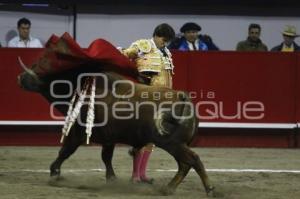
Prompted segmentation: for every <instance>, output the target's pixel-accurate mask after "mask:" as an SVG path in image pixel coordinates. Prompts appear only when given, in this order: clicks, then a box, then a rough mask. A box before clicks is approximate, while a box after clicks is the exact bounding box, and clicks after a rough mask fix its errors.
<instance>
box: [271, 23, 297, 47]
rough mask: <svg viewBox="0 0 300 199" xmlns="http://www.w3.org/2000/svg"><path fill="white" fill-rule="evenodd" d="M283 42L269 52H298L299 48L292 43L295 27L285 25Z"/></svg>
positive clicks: (295, 34)
mask: <svg viewBox="0 0 300 199" xmlns="http://www.w3.org/2000/svg"><path fill="white" fill-rule="evenodd" d="M282 36H283V42H282V43H281V44H279V45H278V46H275V47H274V48H272V50H271V51H281V52H294V51H300V46H298V45H297V44H296V42H295V41H294V40H295V38H296V37H298V36H299V35H297V32H296V27H295V26H290V25H287V26H286V27H285V29H284V30H283V32H282Z"/></svg>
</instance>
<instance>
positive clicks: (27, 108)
mask: <svg viewBox="0 0 300 199" xmlns="http://www.w3.org/2000/svg"><path fill="white" fill-rule="evenodd" d="M41 53H42V50H41V49H14V48H0V58H1V62H0V74H1V78H0V87H1V89H0V96H1V98H0V110H1V112H0V120H18V121H19V120H52V119H51V117H50V113H49V110H50V108H49V103H48V102H47V101H46V100H45V99H44V98H43V97H42V96H41V95H39V94H37V93H33V92H27V91H24V90H22V89H20V87H19V86H18V84H17V76H18V75H19V74H20V73H21V71H22V68H21V67H20V65H19V62H18V56H19V57H21V59H22V60H23V62H24V63H25V64H26V65H28V66H30V65H31V64H32V63H33V62H34V61H35V60H36V59H37V58H38V57H39V56H40V55H41Z"/></svg>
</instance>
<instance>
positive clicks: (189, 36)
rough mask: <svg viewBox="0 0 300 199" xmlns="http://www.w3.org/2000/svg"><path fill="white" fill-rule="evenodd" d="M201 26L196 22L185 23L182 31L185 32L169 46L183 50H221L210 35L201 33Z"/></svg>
mask: <svg viewBox="0 0 300 199" xmlns="http://www.w3.org/2000/svg"><path fill="white" fill-rule="evenodd" d="M200 31H201V27H200V26H199V25H198V24H196V23H192V22H189V23H185V24H184V25H183V26H182V27H181V28H180V32H181V33H182V34H183V35H181V36H180V37H176V38H175V39H174V40H173V41H172V42H171V43H170V45H169V46H168V48H169V49H177V50H181V51H193V50H197V51H206V50H219V48H218V47H217V46H216V45H215V44H214V43H213V41H212V39H211V37H210V36H208V35H200V34H199V32H200Z"/></svg>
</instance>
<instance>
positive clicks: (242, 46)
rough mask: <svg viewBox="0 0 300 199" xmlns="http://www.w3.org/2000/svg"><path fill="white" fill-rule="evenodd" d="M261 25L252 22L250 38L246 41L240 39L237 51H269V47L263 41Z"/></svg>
mask: <svg viewBox="0 0 300 199" xmlns="http://www.w3.org/2000/svg"><path fill="white" fill-rule="evenodd" d="M260 33H261V27H260V25H259V24H254V23H253V24H250V25H249V27H248V38H247V39H246V40H245V41H240V42H239V43H238V44H237V46H236V50H237V51H268V47H267V46H266V45H265V44H264V43H263V42H262V41H261V39H260V38H259V37H260Z"/></svg>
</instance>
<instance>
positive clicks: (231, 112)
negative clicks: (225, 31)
mask: <svg viewBox="0 0 300 199" xmlns="http://www.w3.org/2000/svg"><path fill="white" fill-rule="evenodd" d="M294 57H295V56H294V54H281V53H235V52H234V53H233V52H223V53H219V52H215V53H210V52H209V53H190V54H189V58H188V60H189V63H188V90H189V91H194V92H195V93H196V95H197V97H196V98H195V99H194V102H195V103H196V104H198V105H199V106H198V107H199V108H198V109H199V113H200V114H199V118H200V119H201V121H218V122H258V123H260V122H263V123H294V121H295V118H294V117H295V103H294V102H295V93H296V92H295V84H296V79H295V72H296V63H295V59H294Z"/></svg>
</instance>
